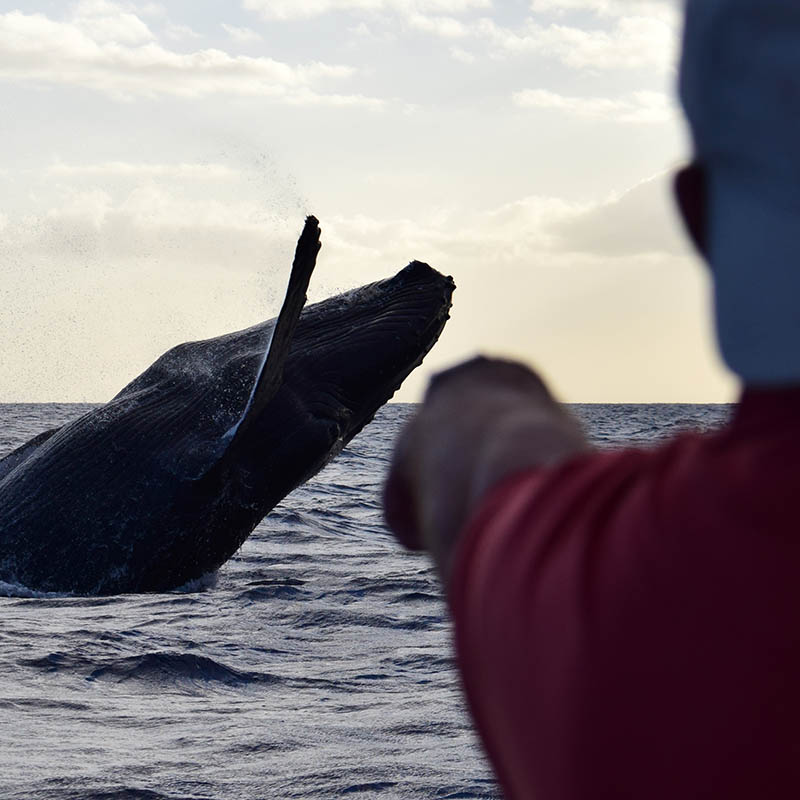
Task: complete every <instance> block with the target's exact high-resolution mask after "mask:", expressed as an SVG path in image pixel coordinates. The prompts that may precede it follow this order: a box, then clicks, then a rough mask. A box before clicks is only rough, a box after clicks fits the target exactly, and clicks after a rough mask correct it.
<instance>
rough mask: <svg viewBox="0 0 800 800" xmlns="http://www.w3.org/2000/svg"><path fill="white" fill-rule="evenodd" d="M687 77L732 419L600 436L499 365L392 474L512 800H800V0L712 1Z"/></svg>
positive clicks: (695, 204)
mask: <svg viewBox="0 0 800 800" xmlns="http://www.w3.org/2000/svg"><path fill="white" fill-rule="evenodd" d="M680 94H681V99H682V102H683V105H684V108H685V110H686V113H687V116H688V119H689V122H690V125H691V129H692V134H693V141H694V150H695V155H694V161H693V163H692V164H691V165H690V166H689V167H687V168H685V169H684V170H682V171H680V172H679V173H678V175H677V178H676V194H677V199H678V204H679V206H680V209H681V211H682V213H683V216H684V218H685V221H686V224H687V228H688V231H689V234H690V236H691V238H692V239H693V240H694V242H695V244H696V245H697V247H698V248H699V250H700V251H701V253H702V254H703V255H704V257H705V259H706V260H707V262H708V263H709V265H710V267H711V270H712V273H713V279H714V300H715V319H716V329H717V334H718V339H719V343H720V347H721V351H722V354H723V356H724V358H725V360H726V361H727V363H728V365H729V366H730V367H731V368H732V369H733V371H734V372H736V373H737V374H738V376H739V377H740V378H741V380H742V384H743V390H742V395H741V399H740V402H739V404H738V407H737V408H736V410H735V413H734V414H733V416H732V419H731V421H730V422H729V424H728V425H727V426H726V427H725V428H724V429H722V430H720V431H718V432H716V433H713V434H709V435H704V436H703V435H697V434H696V435H683V436H681V437H679V438H677V439H675V440H674V441H671V442H669V443H667V444H666V445H664V446H662V447H660V448H658V449H655V450H650V451H640V450H623V451H619V452H609V451H604V452H597V451H594V450H592V448H591V447H590V446H589V444H588V443H587V441H586V439H585V437H584V435H583V434H582V432H581V430H580V426H579V425H578V423H577V422H576V421H575V420H574V419H573V418H572V417H571V415H570V414H569V412H568V411H567V410H565V409H564V408H563V407H562V406H560V405H559V404H558V403H557V402H556V401H555V400H554V399H553V397H552V396H551V394H550V393H549V391H548V389H547V387H546V385H545V384H544V382H543V381H542V379H541V378H540V377H539V376H538V375H536V374H535V373H534V372H533V371H531V370H530V369H528V368H527V367H525V366H522V365H520V364H517V363H512V362H507V361H503V360H497V359H488V358H476V359H473V360H472V361H469V362H467V363H465V364H462V365H460V366H457V367H455V368H453V369H451V370H449V371H447V372H444V373H442V374H440V375H438V376H437V377H435V378H434V379H433V381H432V382H431V385H430V387H429V389H428V391H427V394H426V396H425V399H424V403H423V404H422V406H421V410H420V411H419V413H418V415H417V416H416V417H415V418H414V419H413V420H412V421H411V422H410V424H409V425H408V426H407V428H406V429H405V430H404V432H403V433H402V434H401V436H400V437H399V439H398V441H397V443H396V446H395V451H394V454H393V458H392V464H391V467H390V470H389V474H388V477H387V480H386V484H385V488H384V510H385V517H386V521H387V524H388V525H389V527H390V528H391V529H392V531H393V532H394V533H395V535H396V537H397V538H398V539H399V541H400V542H401V543H402V544H403V545H405V546H406V547H408V548H411V549H414V550H418V549H424V550H428V551H429V552H430V554H431V556H432V558H433V560H434V563H435V565H436V568H437V570H438V572H439V575H440V576H441V580H442V582H443V585H444V588H445V591H446V595H447V600H448V603H449V607H450V611H451V614H452V618H453V623H454V636H455V647H456V653H457V659H458V664H459V668H460V672H461V677H462V681H463V685H464V689H465V693H466V696H467V700H468V704H469V707H470V710H471V712H472V715H473V717H474V720H475V724H476V727H477V730H478V732H479V734H480V737H481V739H482V742H483V744H484V747H485V750H486V752H487V755H488V758H489V760H490V763H491V764H492V766H493V768H494V770H495V773H496V775H497V778H498V781H499V783H500V786H501V788H502V790H503V792H504V796H505V797H507V798H509V800H522V799H524V800H527V799H528V798H536V799H537V800H579V799H582V798H593V800H603V799H604V798H625V799H627V798H643V799H644V798H647V800H662V799H663V800H667V798H669V800H676V798H681V800H687V798H726V800H731V799H732V798H733V800H736V799H737V798H749V799H752V798H754V797H759V798H797V797H800V620H799V619H798V614H799V612H800V505H798V500H799V499H800V263H798V262H799V260H800V3H797V1H796V0H758V2H755V0H689V2H688V3H687V5H686V9H685V27H684V37H683V50H682V60H681V70H680Z"/></svg>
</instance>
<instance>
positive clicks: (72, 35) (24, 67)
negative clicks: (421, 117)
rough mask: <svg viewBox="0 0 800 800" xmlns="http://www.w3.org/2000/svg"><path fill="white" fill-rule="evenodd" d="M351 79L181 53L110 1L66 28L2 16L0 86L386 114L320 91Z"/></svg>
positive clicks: (370, 101)
mask: <svg viewBox="0 0 800 800" xmlns="http://www.w3.org/2000/svg"><path fill="white" fill-rule="evenodd" d="M111 9H117V11H116V16H114V15H113V14H112V13H111ZM134 42H135V44H134ZM354 73H355V70H354V69H353V68H352V67H349V66H342V65H330V64H324V63H320V62H310V63H306V64H299V65H290V64H287V63H284V62H281V61H277V60H274V59H271V58H264V57H258V58H253V57H248V56H231V55H229V54H228V53H226V52H224V51H222V50H218V49H206V50H197V51H194V52H190V53H178V52H175V51H172V50H169V49H167V48H165V47H164V46H162V45H161V44H159V43H158V42H156V41H154V40H153V38H152V33H151V32H150V30H149V28H147V26H146V25H144V23H142V22H141V20H139V19H138V18H137V17H134V16H133V15H131V14H128V13H126V12H123V11H121V10H119V9H118V7H117V6H114V5H113V4H110V3H107V2H101V3H83V4H80V5H79V6H78V7H77V12H76V16H75V17H74V18H72V19H71V20H69V21H67V22H58V21H54V20H52V19H49V18H48V17H46V16H44V15H42V14H24V13H22V12H20V11H12V12H9V13H7V14H1V15H0V79H2V78H4V79H6V80H15V81H30V82H35V83H47V84H62V85H73V86H81V87H85V88H89V89H93V90H95V91H99V92H103V93H106V94H110V95H112V96H114V97H117V98H123V99H125V98H127V99H129V98H132V97H142V96H144V97H157V96H159V95H177V96H183V97H202V96H205V95H209V94H214V93H222V92H224V93H227V94H239V95H252V96H262V97H267V98H271V99H273V100H275V101H278V102H283V103H289V104H298V105H320V104H326V105H336V106H367V107H371V108H380V107H382V106H383V105H384V101H382V100H380V99H378V98H374V97H366V96H363V95H360V94H338V93H329V92H326V91H322V90H321V89H320V84H322V83H325V82H328V81H341V80H346V79H348V78H350V77H352V76H353V74H354Z"/></svg>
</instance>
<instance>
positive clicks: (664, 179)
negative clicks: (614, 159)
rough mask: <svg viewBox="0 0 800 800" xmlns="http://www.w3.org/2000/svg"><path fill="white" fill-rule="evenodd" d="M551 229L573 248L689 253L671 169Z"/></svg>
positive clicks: (558, 241)
mask: <svg viewBox="0 0 800 800" xmlns="http://www.w3.org/2000/svg"><path fill="white" fill-rule="evenodd" d="M550 232H551V234H552V235H553V236H554V237H555V240H554V241H555V248H556V249H559V250H567V251H571V252H583V253H593V254H595V255H604V256H612V257H618V256H619V257H621V256H635V255H646V254H653V253H663V254H668V255H684V254H686V253H687V251H688V247H687V240H686V237H685V235H684V234H683V231H682V230H681V228H680V225H679V224H678V218H677V214H676V211H675V203H674V201H673V198H672V185H671V175H670V174H669V173H664V174H661V175H657V176H655V177H654V178H650V179H649V180H646V181H643V182H642V183H640V184H638V185H637V186H634V187H633V188H631V189H629V190H628V191H627V192H624V193H623V194H621V195H619V196H617V197H612V198H610V199H609V200H607V201H605V202H603V203H598V204H596V205H593V206H590V207H588V208H586V209H584V210H582V211H581V212H580V213H578V214H574V215H572V216H565V217H564V218H562V219H560V220H557V221H556V222H555V223H554V224H553V225H552V227H551V229H550Z"/></svg>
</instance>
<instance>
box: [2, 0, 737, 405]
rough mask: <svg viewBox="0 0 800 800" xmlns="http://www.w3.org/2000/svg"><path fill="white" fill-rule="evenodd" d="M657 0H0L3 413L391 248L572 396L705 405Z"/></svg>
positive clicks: (671, 4) (729, 387) (262, 310)
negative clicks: (308, 231)
mask: <svg viewBox="0 0 800 800" xmlns="http://www.w3.org/2000/svg"><path fill="white" fill-rule="evenodd" d="M679 38H680V6H679V3H678V0H507V1H503V2H501V0H226V2H219V1H216V2H202V3H198V2H195V1H194V0H163V1H162V2H135V1H134V0H131V1H130V2H127V1H126V0H119V1H118V2H116V1H112V0H80V1H79V2H63V0H61V1H59V2H38V1H37V0H31V1H30V2H26V3H25V4H24V6H21V5H20V4H17V3H13V2H12V3H8V2H4V0H0V342H2V350H1V351H0V402H20V401H32V402H45V401H104V400H107V399H110V398H111V397H112V396H113V395H114V394H116V392H117V391H119V390H120V389H121V388H122V387H123V386H124V385H125V384H126V383H128V382H129V381H130V380H131V379H133V378H134V377H135V376H136V375H138V374H139V373H140V372H141V371H142V370H144V369H145V368H146V367H147V366H148V365H149V364H150V363H151V362H152V361H153V360H154V359H155V358H157V357H158V355H160V354H161V353H162V352H163V351H165V350H166V349H168V348H169V347H171V346H173V345H175V344H177V343H179V342H181V341H187V340H194V339H201V338H206V337H210V336H216V335H219V334H222V333H226V332H228V331H232V330H238V329H241V328H244V327H247V326H249V325H252V324H254V323H256V322H258V321H260V320H262V319H266V318H269V317H272V316H274V315H275V314H276V313H277V311H278V309H279V307H280V303H281V300H282V297H283V293H284V291H285V286H286V281H287V279H288V273H289V268H290V265H291V261H292V255H293V251H294V244H295V242H296V238H297V236H298V235H299V232H300V230H301V228H302V224H303V219H304V217H305V215H306V214H309V213H313V214H314V215H316V216H317V217H318V218H319V220H320V224H321V228H322V240H323V247H322V251H321V253H320V255H319V257H318V260H317V269H316V272H315V274H314V277H313V278H312V283H311V288H310V293H309V301H311V302H313V301H315V300H320V299H322V298H324V297H326V296H328V295H330V294H333V293H336V292H339V291H343V290H346V289H349V288H352V287H353V286H358V285H361V284H364V283H369V282H372V281H374V280H378V279H380V278H384V277H387V276H389V275H391V274H393V273H394V272H396V271H397V270H398V269H400V268H401V267H403V266H404V265H405V264H407V263H408V262H409V261H411V260H413V259H419V260H421V261H426V262H428V263H429V264H431V265H432V266H434V267H436V268H437V269H439V270H440V271H441V272H444V273H446V274H450V275H452V276H453V278H454V280H455V282H456V285H457V287H458V288H457V290H456V292H455V295H454V300H453V308H452V312H451V320H450V322H449V323H448V325H447V327H446V328H445V331H444V333H443V334H442V337H441V339H440V340H439V343H438V344H437V345H436V347H435V348H434V350H433V351H432V352H431V353H430V354H429V356H428V357H427V359H426V361H425V364H424V365H423V366H422V367H421V368H419V369H418V370H417V371H416V372H415V373H414V374H413V375H412V376H410V377H409V378H408V379H407V381H406V383H405V384H404V386H403V388H402V389H401V391H400V392H399V393H398V395H396V397H395V399H397V400H404V401H416V400H418V399H419V398H420V396H421V393H422V391H423V390H424V386H425V383H426V380H427V377H428V376H429V375H430V374H431V372H432V371H435V370H437V369H441V368H443V367H445V366H448V365H450V364H453V363H455V362H457V361H459V360H461V359H464V358H467V357H469V356H471V355H474V354H475V353H477V352H482V353H486V354H492V355H498V356H504V357H511V358H520V359H522V360H524V361H526V362H527V363H529V364H531V365H532V366H535V367H536V368H538V369H540V370H541V371H542V373H543V374H544V375H545V376H546V377H547V379H548V380H549V381H550V382H551V384H552V386H553V387H554V389H555V391H556V393H557V395H558V396H559V397H560V398H561V399H562V400H565V401H568V402H681V401H684V402H726V401H729V400H731V399H732V398H733V395H734V383H733V381H732V380H731V378H730V377H729V376H728V375H727V373H726V372H725V370H724V369H723V367H722V366H721V363H720V361H719V357H718V355H717V351H716V346H715V344H714V339H713V334H712V329H711V325H710V319H709V295H708V292H709V286H708V275H707V273H706V269H705V267H704V266H703V265H702V263H701V262H700V261H699V259H698V258H696V257H695V255H694V254H693V253H692V251H691V249H690V247H689V245H688V244H687V243H686V241H685V238H684V236H683V232H682V229H681V226H680V223H679V220H678V218H677V215H676V212H675V210H674V208H673V202H672V198H671V182H670V181H671V177H670V176H671V173H672V172H673V171H674V170H675V168H676V167H678V166H680V165H681V164H682V163H684V162H685V161H686V160H687V159H688V158H689V157H690V153H691V147H690V143H689V137H688V133H687V130H686V128H685V125H684V122H683V120H682V116H681V114H680V111H679V108H678V106H677V101H676V95H675V82H676V59H677V52H678V42H679Z"/></svg>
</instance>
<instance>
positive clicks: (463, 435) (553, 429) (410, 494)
mask: <svg viewBox="0 0 800 800" xmlns="http://www.w3.org/2000/svg"><path fill="white" fill-rule="evenodd" d="M587 449H588V444H587V442H586V439H585V438H584V436H583V433H582V431H581V429H580V426H579V424H578V423H577V421H576V420H575V419H574V418H573V417H572V416H571V415H570V414H569V413H568V412H567V411H566V410H565V409H564V408H563V407H562V406H560V405H559V404H558V403H557V402H556V401H555V400H554V399H553V397H552V396H551V395H550V392H549V391H548V390H547V387H546V386H545V384H544V383H543V382H542V380H541V378H539V376H538V375H536V373H534V372H532V371H531V370H530V369H528V368H527V367H525V366H522V365H521V364H518V363H514V362H509V361H499V360H493V359H487V358H475V359H473V360H471V361H468V362H466V363H464V364H461V365H459V366H457V367H454V368H453V369H450V370H448V371H446V372H443V373H440V374H439V375H437V376H436V377H435V378H434V379H433V380H432V381H431V385H430V387H429V388H428V391H427V394H426V396H425V401H424V403H423V405H422V407H421V409H420V411H419V413H418V414H417V415H416V416H415V417H414V418H413V419H412V420H411V422H410V423H409V424H408V425H407V427H406V428H405V430H404V431H403V433H402V434H401V436H400V437H399V439H398V441H397V444H396V447H395V451H394V456H393V460H392V465H391V468H390V471H389V476H388V479H387V481H386V486H385V489H384V512H385V516H386V521H387V523H388V525H389V527H390V528H391V530H392V531H393V532H394V534H395V535H396V536H397V538H398V539H399V541H400V542H401V543H402V544H404V545H405V546H406V547H408V548H410V549H412V550H428V551H429V552H430V554H431V556H432V557H433V559H434V562H435V563H436V566H437V569H438V571H439V574H440V576H441V577H442V580H443V581H444V582H445V584H447V582H448V579H449V576H450V571H451V568H452V559H453V554H454V550H455V547H456V544H457V542H458V538H459V534H460V533H461V531H462V529H463V527H464V525H465V524H466V522H467V521H468V519H469V517H470V514H471V513H472V512H473V511H474V510H475V509H476V507H477V505H478V504H479V502H480V500H481V498H482V497H483V496H484V495H485V493H486V492H487V491H488V490H489V489H491V488H492V487H493V486H494V485H496V484H497V483H498V482H499V481H501V480H502V479H503V478H505V477H506V476H508V475H511V474H512V473H514V472H518V471H520V470H523V469H526V468H529V467H537V466H546V465H550V464H554V463H557V462H559V461H561V460H563V459H566V458H568V457H569V456H571V455H573V454H575V453H578V452H581V451H584V450H587Z"/></svg>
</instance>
